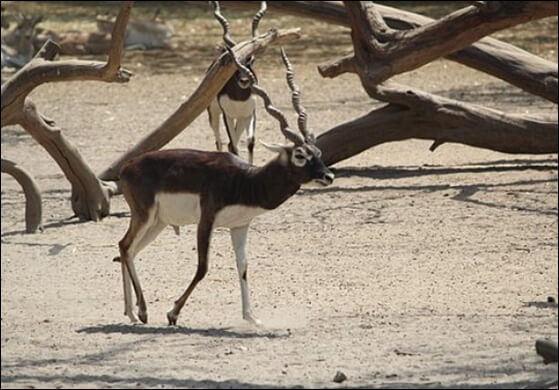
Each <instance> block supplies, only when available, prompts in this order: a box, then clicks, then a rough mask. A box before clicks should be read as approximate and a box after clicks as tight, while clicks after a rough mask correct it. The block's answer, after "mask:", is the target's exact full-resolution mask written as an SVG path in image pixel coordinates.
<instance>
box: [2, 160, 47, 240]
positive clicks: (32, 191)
mask: <svg viewBox="0 0 559 390" xmlns="http://www.w3.org/2000/svg"><path fill="white" fill-rule="evenodd" d="M2 173H7V174H8V175H10V176H12V177H13V178H14V179H16V180H17V182H18V183H19V184H20V185H21V188H23V193H24V194H25V231H26V232H27V233H35V232H36V231H38V230H43V227H42V226H41V221H42V219H43V207H42V203H41V192H40V191H39V186H38V185H37V183H36V182H35V180H34V179H33V177H32V176H31V175H30V174H29V173H28V172H27V171H26V170H25V169H23V168H22V167H21V166H19V165H18V164H16V163H15V162H13V161H10V160H5V159H2Z"/></svg>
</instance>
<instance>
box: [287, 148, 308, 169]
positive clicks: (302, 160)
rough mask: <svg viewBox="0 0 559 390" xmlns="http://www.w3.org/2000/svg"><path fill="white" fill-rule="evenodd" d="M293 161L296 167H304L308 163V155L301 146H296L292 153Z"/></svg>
mask: <svg viewBox="0 0 559 390" xmlns="http://www.w3.org/2000/svg"><path fill="white" fill-rule="evenodd" d="M291 161H292V162H293V165H295V166H296V167H302V166H304V165H305V164H306V163H307V155H306V154H305V153H304V152H303V151H302V150H301V149H299V148H296V149H295V150H294V151H293V154H292V155H291Z"/></svg>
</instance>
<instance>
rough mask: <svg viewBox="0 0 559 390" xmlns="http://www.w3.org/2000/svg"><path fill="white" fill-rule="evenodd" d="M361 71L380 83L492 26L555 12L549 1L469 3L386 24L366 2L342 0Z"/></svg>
mask: <svg viewBox="0 0 559 390" xmlns="http://www.w3.org/2000/svg"><path fill="white" fill-rule="evenodd" d="M345 6H346V8H347V11H348V18H349V22H350V25H351V26H352V34H351V37H352V40H353V46H354V50H355V58H356V60H357V61H358V62H359V65H360V66H359V69H361V70H360V71H359V72H358V73H359V75H360V77H361V78H362V79H363V78H367V79H368V83H377V84H378V83H381V82H383V81H385V80H387V79H388V78H390V77H392V76H394V75H396V74H399V73H403V72H407V71H410V70H413V69H416V68H418V67H420V66H422V65H425V64H427V63H429V62H431V61H433V60H435V59H437V58H439V57H442V56H446V55H450V54H451V53H453V52H455V51H457V50H460V49H463V48H465V47H467V46H468V45H470V44H472V43H474V42H476V41H477V40H479V39H481V38H483V37H484V36H486V35H489V34H491V33H493V32H495V31H499V30H501V29H504V28H508V27H511V26H514V25H516V24H520V23H526V22H528V21H531V20H535V19H539V18H543V17H547V16H552V15H556V14H557V6H556V4H555V6H550V5H549V2H541V1H528V2H514V3H510V2H509V3H500V4H499V7H481V8H479V7H473V6H469V7H466V8H463V9H461V10H458V11H456V12H453V13H451V14H449V15H447V16H446V17H444V18H441V19H440V20H438V21H435V22H432V23H429V24H426V25H424V26H421V27H417V28H415V29H413V30H405V31H396V30H393V29H391V28H389V27H388V26H387V25H386V24H385V23H384V20H383V19H382V16H381V15H380V13H379V12H378V11H377V10H375V6H374V5H373V4H372V3H369V2H353V1H351V2H345Z"/></svg>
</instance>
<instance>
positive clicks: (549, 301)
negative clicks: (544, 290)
mask: <svg viewBox="0 0 559 390" xmlns="http://www.w3.org/2000/svg"><path fill="white" fill-rule="evenodd" d="M547 302H548V303H555V298H553V297H547Z"/></svg>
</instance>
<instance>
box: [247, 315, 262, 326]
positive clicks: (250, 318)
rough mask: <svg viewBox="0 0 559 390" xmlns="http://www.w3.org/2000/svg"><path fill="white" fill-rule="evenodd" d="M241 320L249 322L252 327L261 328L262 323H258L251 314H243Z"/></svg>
mask: <svg viewBox="0 0 559 390" xmlns="http://www.w3.org/2000/svg"><path fill="white" fill-rule="evenodd" d="M243 319H244V320H246V321H248V322H250V323H251V324H252V325H254V326H257V327H261V326H262V321H260V320H259V319H258V318H256V317H254V316H253V315H252V314H245V315H244V316H243Z"/></svg>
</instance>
